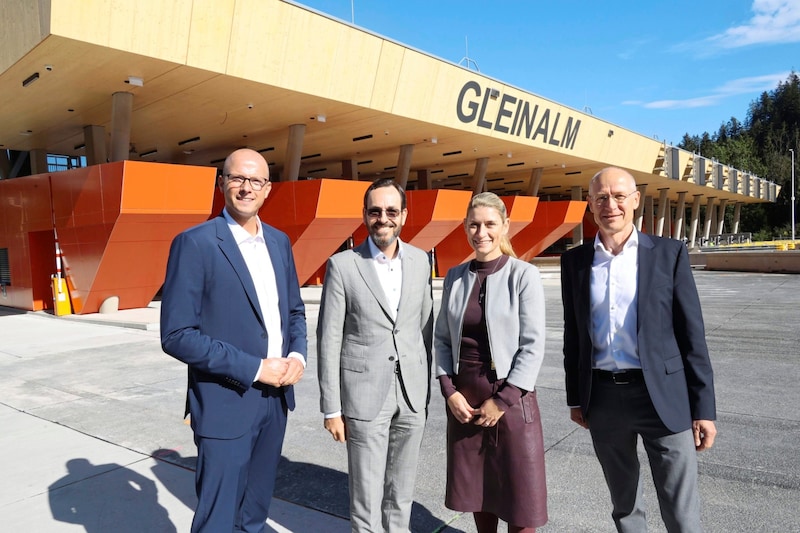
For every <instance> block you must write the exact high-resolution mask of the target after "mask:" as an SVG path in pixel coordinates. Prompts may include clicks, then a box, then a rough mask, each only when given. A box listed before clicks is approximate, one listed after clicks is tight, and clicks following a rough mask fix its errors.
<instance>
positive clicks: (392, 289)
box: [367, 238, 403, 318]
mask: <svg viewBox="0 0 800 533" xmlns="http://www.w3.org/2000/svg"><path fill="white" fill-rule="evenodd" d="M367 241H369V252H370V254H371V255H372V259H374V261H373V264H374V265H375V271H376V272H377V273H378V279H379V280H380V282H381V287H382V288H383V293H384V294H385V295H386V299H387V300H389V308H390V310H391V312H392V318H397V308H398V307H399V306H400V293H401V291H402V290H403V262H402V261H401V259H402V258H403V245H402V243H401V242H400V239H397V254H396V255H395V257H393V258H389V257H386V254H385V253H383V252H382V251H380V249H379V248H378V247H377V246H376V245H375V243H374V242H373V241H372V238H369V239H367Z"/></svg>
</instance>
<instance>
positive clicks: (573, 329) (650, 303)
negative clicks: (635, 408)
mask: <svg viewBox="0 0 800 533" xmlns="http://www.w3.org/2000/svg"><path fill="white" fill-rule="evenodd" d="M593 258H594V241H593V240H592V242H588V243H586V244H583V245H582V246H578V247H576V248H573V249H572V250H569V251H568V252H566V253H564V254H563V255H562V256H561V291H562V299H563V303H564V370H565V371H566V387H567V405H571V406H577V405H580V406H581V409H582V410H583V414H584V416H585V417H587V419H590V418H589V417H590V412H591V405H590V404H589V398H590V397H591V389H592V341H591V337H590V333H591V331H590V328H591V316H590V313H591V312H590V284H591V273H592V260H593ZM638 259H639V266H638V286H637V292H638V294H637V296H638V307H637V316H638V321H637V344H638V349H639V358H640V360H641V363H642V371H643V372H644V379H645V383H646V385H647V390H648V392H649V393H650V398H651V400H652V402H653V405H654V406H655V408H656V411H657V412H658V415H659V417H660V418H661V420H662V422H663V423H664V425H665V426H666V427H667V428H668V429H670V430H671V431H673V432H676V433H677V432H679V431H684V430H686V429H689V428H690V427H691V423H692V420H715V419H716V405H715V398H714V379H713V373H712V370H711V361H710V360H709V356H708V348H707V346H706V339H705V327H704V325H703V315H702V311H701V309H700V299H699V297H698V295H697V287H696V286H695V283H694V277H693V276H692V271H691V267H690V265H689V254H688V253H687V252H686V247H685V246H684V245H683V243H681V242H679V241H676V240H673V239H664V238H660V237H653V236H650V235H646V234H644V233H640V234H639V246H638ZM631 282H633V280H631Z"/></svg>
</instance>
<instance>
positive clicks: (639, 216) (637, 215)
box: [633, 183, 647, 231]
mask: <svg viewBox="0 0 800 533" xmlns="http://www.w3.org/2000/svg"><path fill="white" fill-rule="evenodd" d="M636 190H637V191H639V207H637V208H636V210H635V211H634V212H633V223H634V225H636V229H637V230H639V231H642V222H643V221H644V203H645V202H644V198H645V194H647V184H646V183H645V184H644V185H637V186H636Z"/></svg>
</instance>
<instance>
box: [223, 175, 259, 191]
mask: <svg viewBox="0 0 800 533" xmlns="http://www.w3.org/2000/svg"><path fill="white" fill-rule="evenodd" d="M225 177H226V178H227V179H228V183H230V184H231V187H235V188H237V189H238V188H239V187H241V186H242V185H244V182H245V181H249V182H250V187H251V188H252V189H253V190H254V191H260V190H261V189H263V188H264V187H266V186H267V183H269V180H268V179H265V178H245V177H244V176H234V175H231V174H227V175H226V176H225Z"/></svg>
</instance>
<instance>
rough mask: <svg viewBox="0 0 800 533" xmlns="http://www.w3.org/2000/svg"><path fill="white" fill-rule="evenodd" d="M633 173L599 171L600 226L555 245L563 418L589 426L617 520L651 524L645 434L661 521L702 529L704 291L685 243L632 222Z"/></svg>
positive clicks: (596, 205)
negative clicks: (559, 251) (566, 245)
mask: <svg viewBox="0 0 800 533" xmlns="http://www.w3.org/2000/svg"><path fill="white" fill-rule="evenodd" d="M639 194H640V193H639V191H637V190H636V182H635V181H634V179H633V176H632V175H631V174H630V173H628V172H626V171H624V170H622V169H619V168H613V167H612V168H606V169H603V170H601V171H600V172H598V173H597V174H596V175H595V176H594V177H593V178H592V181H591V183H590V185H589V198H588V200H589V209H590V210H591V212H592V214H593V215H594V220H595V222H596V223H597V225H598V228H599V232H598V234H597V237H596V238H595V239H594V241H593V242H589V243H586V244H584V245H582V246H579V247H576V248H573V249H572V250H569V251H568V252H566V253H565V254H563V255H562V257H561V291H562V299H563V303H564V369H565V371H566V389H567V405H568V406H569V407H570V418H571V419H572V420H573V421H574V422H576V423H577V424H579V425H581V426H583V427H584V428H588V429H589V431H590V432H591V436H592V442H593V444H594V449H595V453H596V455H597V459H598V460H599V462H600V465H601V466H602V468H603V473H604V475H605V479H606V484H607V485H608V488H609V492H610V493H611V501H612V505H613V511H612V518H613V519H614V522H615V524H616V526H617V530H618V531H624V532H640V531H646V530H647V521H646V519H645V514H644V507H643V505H642V485H641V478H640V472H639V459H638V455H637V442H638V438H639V437H641V439H642V442H643V444H644V449H645V451H646V452H647V455H648V459H649V462H650V469H651V471H652V474H653V480H654V482H655V486H656V492H657V493H658V501H659V505H660V507H661V517H662V519H663V520H664V524H665V525H666V527H667V531H670V532H676V531H692V532H695V531H700V530H701V525H700V502H699V498H698V490H697V453H696V452H697V451H701V450H705V449H707V448H710V447H711V446H712V445H713V443H714V437H715V435H716V432H717V430H716V427H715V425H714V422H713V421H714V419H715V418H716V407H715V399H714V380H713V373H712V370H711V361H710V360H709V356H708V348H707V346H706V339H705V330H704V326H703V315H702V312H701V310H700V299H699V297H698V295H697V288H696V286H695V283H694V278H693V277H692V271H691V268H690V266H689V255H688V253H687V252H686V247H685V246H684V245H683V243H681V242H679V241H676V240H673V239H663V238H660V237H653V236H649V235H646V234H644V233H639V232H638V231H637V230H636V228H635V227H634V225H633V213H634V211H635V209H636V208H637V207H638V205H639V200H640V198H639Z"/></svg>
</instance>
